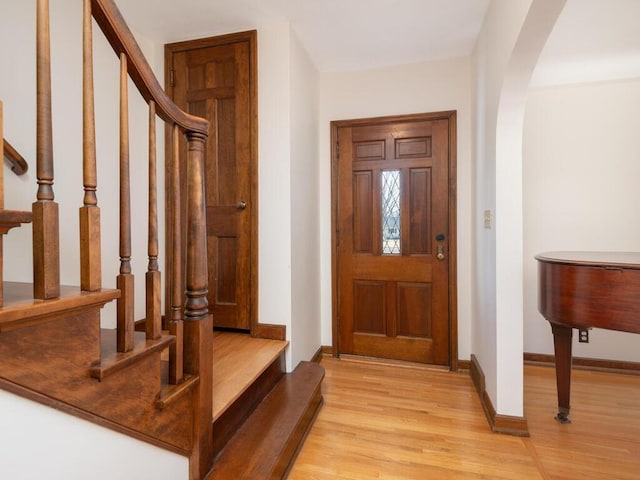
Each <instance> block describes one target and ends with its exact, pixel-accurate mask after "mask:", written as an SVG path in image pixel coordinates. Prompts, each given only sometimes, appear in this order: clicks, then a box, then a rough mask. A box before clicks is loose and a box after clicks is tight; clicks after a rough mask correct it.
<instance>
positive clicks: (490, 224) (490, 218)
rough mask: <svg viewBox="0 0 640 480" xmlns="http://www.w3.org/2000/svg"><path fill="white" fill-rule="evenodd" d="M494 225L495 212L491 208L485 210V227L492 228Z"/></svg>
mask: <svg viewBox="0 0 640 480" xmlns="http://www.w3.org/2000/svg"><path fill="white" fill-rule="evenodd" d="M492 227H493V214H492V213H491V210H485V211H484V228H492Z"/></svg>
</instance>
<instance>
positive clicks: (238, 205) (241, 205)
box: [236, 200, 247, 210]
mask: <svg viewBox="0 0 640 480" xmlns="http://www.w3.org/2000/svg"><path fill="white" fill-rule="evenodd" d="M236 208H237V209H238V210H244V209H245V208H247V202H245V201H244V200H240V201H239V202H238V203H236Z"/></svg>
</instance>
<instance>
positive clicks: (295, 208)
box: [265, 31, 321, 367]
mask: <svg viewBox="0 0 640 480" xmlns="http://www.w3.org/2000/svg"><path fill="white" fill-rule="evenodd" d="M290 40H291V44H290V60H291V71H290V87H291V103H290V108H291V313H292V321H291V354H292V366H293V367H295V366H296V365H297V364H298V362H300V361H301V360H310V359H311V357H313V355H314V354H315V353H316V351H317V350H318V348H320V345H321V343H320V256H319V251H320V231H319V230H320V220H319V186H318V72H317V70H316V68H315V66H314V65H313V62H312V61H311V59H310V58H309V55H308V54H307V52H306V51H305V50H304V48H303V47H302V44H301V43H300V41H299V40H298V38H297V36H296V34H295V32H293V31H291V35H290ZM265 94H267V95H268V92H265Z"/></svg>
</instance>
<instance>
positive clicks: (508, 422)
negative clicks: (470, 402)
mask: <svg viewBox="0 0 640 480" xmlns="http://www.w3.org/2000/svg"><path fill="white" fill-rule="evenodd" d="M469 371H470V373H471V380H472V381H473V385H474V387H475V388H476V392H478V396H479V397H480V403H481V404H482V409H483V410H484V413H485V415H486V417H487V421H488V422H489V426H490V427H491V431H493V432H496V433H505V434H507V435H514V436H517V437H528V436H529V427H528V426H527V419H526V417H514V416H510V415H499V414H497V413H496V409H495V407H494V406H493V403H492V402H491V398H489V395H488V394H487V390H486V388H485V380H484V372H483V371H482V367H481V366H480V363H479V362H478V359H477V357H476V356H475V355H474V354H471V362H470V369H469Z"/></svg>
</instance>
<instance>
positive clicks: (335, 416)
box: [288, 357, 640, 480]
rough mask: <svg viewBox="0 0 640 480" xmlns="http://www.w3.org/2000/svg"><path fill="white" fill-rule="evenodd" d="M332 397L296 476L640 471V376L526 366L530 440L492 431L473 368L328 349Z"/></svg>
mask: <svg viewBox="0 0 640 480" xmlns="http://www.w3.org/2000/svg"><path fill="white" fill-rule="evenodd" d="M322 364H323V366H324V368H325V370H326V377H325V380H324V383H323V394H324V401H325V404H324V406H323V407H322V410H321V411H320V414H319V415H318V418H317V419H316V422H315V424H314V426H313V428H312V430H311V432H310V433H309V436H308V438H307V440H306V443H305V445H304V446H303V448H302V450H301V452H300V455H299V456H298V459H297V460H296V463H295V465H294V467H293V469H292V471H291V473H290V475H289V477H288V478H289V480H325V479H326V480H329V479H385V480H412V479H416V480H417V479H420V480H426V479H434V480H444V479H513V480H526V479H544V480H569V479H579V480H591V479H593V480H596V479H597V480H604V479H607V480H614V479H615V480H632V479H634V480H637V479H640V376H631V375H616V374H609V373H597V372H585V371H577V370H574V372H573V392H572V399H571V400H572V405H573V406H572V412H571V418H572V420H573V423H572V424H571V425H561V424H559V423H558V422H556V421H555V420H554V419H553V416H554V414H555V413H556V392H555V377H554V370H553V368H550V367H543V366H526V367H525V416H526V417H527V420H528V426H529V431H530V433H531V437H530V438H518V437H512V436H507V435H500V434H494V433H491V431H490V430H489V427H488V424H487V421H486V419H485V416H484V413H483V411H482V407H481V405H480V401H479V399H478V396H477V394H476V392H475V390H474V388H473V386H472V384H471V380H470V378H469V376H468V375H466V374H463V373H450V372H446V371H442V370H435V369H429V368H420V367H418V368H413V367H402V366H392V365H379V364H368V363H362V362H355V361H350V360H336V359H334V358H329V357H325V358H324V359H323V361H322Z"/></svg>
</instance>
